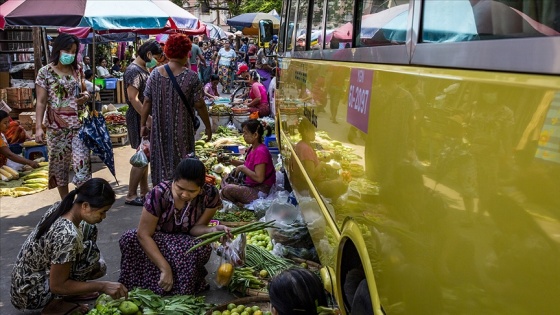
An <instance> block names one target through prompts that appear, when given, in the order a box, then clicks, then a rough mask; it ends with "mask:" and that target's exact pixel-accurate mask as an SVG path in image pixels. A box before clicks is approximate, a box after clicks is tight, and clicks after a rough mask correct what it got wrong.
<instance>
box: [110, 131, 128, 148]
mask: <svg viewBox="0 0 560 315" xmlns="http://www.w3.org/2000/svg"><path fill="white" fill-rule="evenodd" d="M109 136H110V137H111V143H112V144H113V146H122V145H126V144H127V143H128V134H127V133H121V134H116V135H109Z"/></svg>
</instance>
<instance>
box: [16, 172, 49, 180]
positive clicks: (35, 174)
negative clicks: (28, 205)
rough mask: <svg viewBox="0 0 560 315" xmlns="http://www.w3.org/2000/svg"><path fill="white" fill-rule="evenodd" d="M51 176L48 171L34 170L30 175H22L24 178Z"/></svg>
mask: <svg viewBox="0 0 560 315" xmlns="http://www.w3.org/2000/svg"><path fill="white" fill-rule="evenodd" d="M48 177H49V172H48V171H39V172H32V173H30V174H28V175H25V176H23V177H22V179H23V180H28V179H32V178H47V179H48Z"/></svg>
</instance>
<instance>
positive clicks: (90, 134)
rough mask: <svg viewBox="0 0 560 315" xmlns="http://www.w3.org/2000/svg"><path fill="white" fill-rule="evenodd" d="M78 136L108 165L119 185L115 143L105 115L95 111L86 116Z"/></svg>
mask: <svg viewBox="0 0 560 315" xmlns="http://www.w3.org/2000/svg"><path fill="white" fill-rule="evenodd" d="M78 136H79V137H80V139H81V140H82V141H84V144H85V145H86V147H88V148H89V149H90V150H91V151H92V152H93V154H95V155H97V156H98V157H99V158H100V159H101V160H102V161H103V163H105V165H107V168H109V171H111V174H113V176H114V177H115V181H117V185H118V184H119V181H118V180H117V175H116V173H115V157H114V155H113V144H112V143H111V137H110V136H109V131H108V130H107V125H106V124H105V118H104V117H103V115H101V114H99V113H98V112H97V111H94V112H93V113H90V115H88V116H86V117H84V119H83V125H82V129H80V133H79V134H78Z"/></svg>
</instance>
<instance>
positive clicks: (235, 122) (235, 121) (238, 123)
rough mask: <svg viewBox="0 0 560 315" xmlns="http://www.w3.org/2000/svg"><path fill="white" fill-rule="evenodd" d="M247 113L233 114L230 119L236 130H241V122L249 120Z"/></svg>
mask: <svg viewBox="0 0 560 315" xmlns="http://www.w3.org/2000/svg"><path fill="white" fill-rule="evenodd" d="M249 115H250V114H249V113H247V114H238V115H233V116H232V119H231V120H232V121H233V125H234V126H235V128H237V130H239V131H240V132H241V131H243V128H242V127H241V124H242V123H243V122H244V121H246V120H249Z"/></svg>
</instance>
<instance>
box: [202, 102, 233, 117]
mask: <svg viewBox="0 0 560 315" xmlns="http://www.w3.org/2000/svg"><path fill="white" fill-rule="evenodd" d="M208 114H210V115H211V116H228V115H231V114H232V111H231V108H230V107H229V106H226V105H224V104H216V105H213V106H211V107H210V110H209V111H208Z"/></svg>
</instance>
